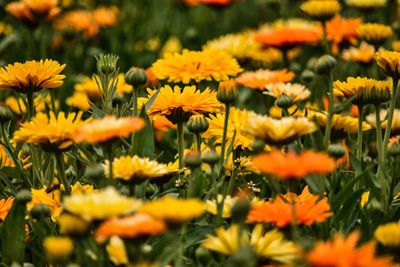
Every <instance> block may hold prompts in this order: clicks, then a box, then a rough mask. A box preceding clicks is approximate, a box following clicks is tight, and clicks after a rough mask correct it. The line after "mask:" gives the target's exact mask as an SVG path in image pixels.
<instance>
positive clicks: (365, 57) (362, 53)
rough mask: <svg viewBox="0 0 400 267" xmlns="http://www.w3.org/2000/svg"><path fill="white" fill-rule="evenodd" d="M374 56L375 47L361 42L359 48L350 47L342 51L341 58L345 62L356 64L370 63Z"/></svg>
mask: <svg viewBox="0 0 400 267" xmlns="http://www.w3.org/2000/svg"><path fill="white" fill-rule="evenodd" d="M374 55H375V47H374V46H373V45H369V44H368V43H366V42H362V43H361V45H360V47H358V48H356V47H350V48H349V49H346V50H343V53H342V58H343V59H344V60H346V61H351V62H358V63H364V64H367V63H370V62H371V61H372V59H373V58H374Z"/></svg>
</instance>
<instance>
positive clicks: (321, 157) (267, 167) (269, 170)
mask: <svg viewBox="0 0 400 267" xmlns="http://www.w3.org/2000/svg"><path fill="white" fill-rule="evenodd" d="M316 162H318V164H315V163H316ZM252 164H253V167H254V168H255V169H257V170H259V171H260V172H263V173H266V174H272V175H275V176H277V177H278V178H279V179H282V180H289V179H302V178H305V177H306V176H308V175H310V174H326V173H330V172H332V171H334V170H335V168H336V163H335V160H334V159H332V158H331V157H329V156H328V155H326V154H323V153H318V152H313V151H306V152H302V153H301V154H296V153H295V152H293V151H291V152H289V153H288V154H283V153H282V152H280V151H278V150H273V151H272V152H270V153H266V154H261V155H258V156H255V157H254V158H253V159H252Z"/></svg>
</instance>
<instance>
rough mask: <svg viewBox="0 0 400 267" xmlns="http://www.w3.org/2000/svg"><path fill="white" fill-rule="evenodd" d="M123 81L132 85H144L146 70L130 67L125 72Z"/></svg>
mask: <svg viewBox="0 0 400 267" xmlns="http://www.w3.org/2000/svg"><path fill="white" fill-rule="evenodd" d="M125 82H126V83H127V84H129V85H132V86H133V87H138V86H142V85H145V84H146V83H147V74H146V71H145V70H144V69H142V68H136V67H132V68H130V69H129V70H128V71H127V72H126V73H125Z"/></svg>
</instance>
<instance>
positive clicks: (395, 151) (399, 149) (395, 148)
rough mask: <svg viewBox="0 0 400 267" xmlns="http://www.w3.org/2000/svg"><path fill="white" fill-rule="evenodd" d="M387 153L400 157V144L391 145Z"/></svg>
mask: <svg viewBox="0 0 400 267" xmlns="http://www.w3.org/2000/svg"><path fill="white" fill-rule="evenodd" d="M387 153H388V155H389V156H392V157H398V156H400V144H399V143H397V142H395V143H393V144H389V146H388V149H387Z"/></svg>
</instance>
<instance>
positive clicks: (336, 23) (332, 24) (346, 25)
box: [325, 15, 361, 54]
mask: <svg viewBox="0 0 400 267" xmlns="http://www.w3.org/2000/svg"><path fill="white" fill-rule="evenodd" d="M360 24H361V19H359V18H347V19H346V18H342V17H341V16H339V15H337V16H335V17H333V18H332V19H331V20H329V21H327V22H326V26H325V27H326V38H327V39H328V41H330V42H332V52H333V53H334V54H337V53H338V52H339V45H340V44H341V43H343V42H349V43H350V44H353V45H354V44H355V43H356V42H357V37H358V32H357V27H358V26H359V25H360Z"/></svg>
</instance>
